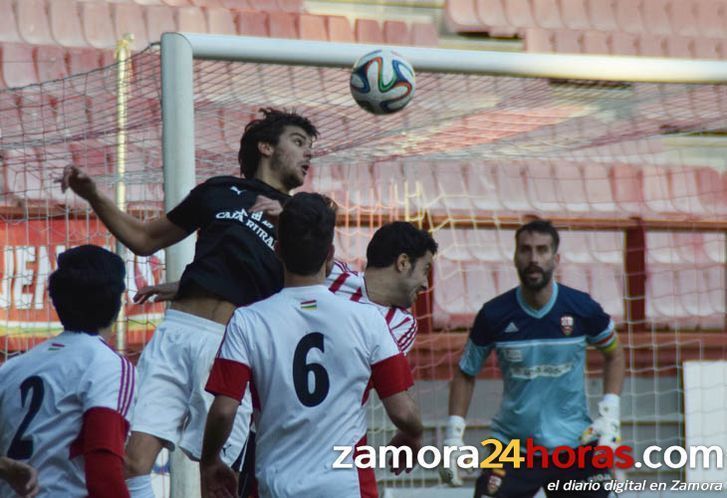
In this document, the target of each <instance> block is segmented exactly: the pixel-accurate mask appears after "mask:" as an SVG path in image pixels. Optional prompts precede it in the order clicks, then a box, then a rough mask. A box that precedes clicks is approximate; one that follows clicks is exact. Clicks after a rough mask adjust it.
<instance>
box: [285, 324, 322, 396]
mask: <svg viewBox="0 0 727 498" xmlns="http://www.w3.org/2000/svg"><path fill="white" fill-rule="evenodd" d="M313 348H316V349H320V350H321V353H323V352H324V349H323V334H321V333H320V332H311V333H310V334H307V335H305V336H303V338H302V339H301V340H300V341H299V342H298V346H296V348H295V355H294V356H293V384H294V385H295V394H297V395H298V399H299V400H300V402H301V403H303V404H304V405H305V406H307V407H312V406H316V405H320V404H321V403H322V402H323V400H324V399H326V396H328V388H329V387H330V382H329V380H328V372H327V371H326V369H325V368H324V367H323V365H321V364H320V363H308V352H309V351H310V350H311V349H313ZM311 373H312V374H313V391H311V390H310V384H309V382H308V377H309V374H311Z"/></svg>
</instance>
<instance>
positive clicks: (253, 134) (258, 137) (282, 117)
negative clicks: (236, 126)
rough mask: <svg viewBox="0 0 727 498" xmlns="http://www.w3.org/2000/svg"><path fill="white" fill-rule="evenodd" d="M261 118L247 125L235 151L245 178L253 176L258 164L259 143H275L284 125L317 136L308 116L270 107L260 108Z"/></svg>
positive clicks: (313, 136) (316, 131)
mask: <svg viewBox="0 0 727 498" xmlns="http://www.w3.org/2000/svg"><path fill="white" fill-rule="evenodd" d="M260 112H261V113H262V114H263V118H262V119H253V120H252V121H250V122H249V123H248V124H247V126H245V131H244V133H243V134H242V138H241V139H240V151H239V152H238V153H237V162H238V163H239V164H240V172H241V173H242V175H243V176H244V177H245V178H253V177H254V176H255V173H257V168H258V165H259V164H260V151H259V150H258V144H259V143H261V142H262V143H268V144H271V145H277V144H278V139H280V135H281V134H282V133H283V130H284V129H285V127H286V126H298V127H300V128H302V129H303V131H305V132H306V133H307V134H308V136H310V137H311V138H317V137H318V130H317V129H316V127H315V126H314V125H313V123H311V122H310V120H309V119H308V118H305V117H303V116H301V115H300V114H296V113H294V112H287V111H281V110H278V109H273V108H272V107H265V108H263V109H260Z"/></svg>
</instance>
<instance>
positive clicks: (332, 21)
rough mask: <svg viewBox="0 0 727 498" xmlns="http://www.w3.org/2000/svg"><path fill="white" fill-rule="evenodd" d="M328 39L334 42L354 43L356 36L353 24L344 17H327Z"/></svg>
mask: <svg viewBox="0 0 727 498" xmlns="http://www.w3.org/2000/svg"><path fill="white" fill-rule="evenodd" d="M326 26H327V31H328V39H329V40H330V41H332V42H343V43H353V42H355V41H356V35H354V33H353V28H351V23H350V22H349V21H348V19H347V18H345V17H343V16H328V17H326Z"/></svg>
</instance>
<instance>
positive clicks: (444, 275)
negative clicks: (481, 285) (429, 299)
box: [432, 258, 473, 329]
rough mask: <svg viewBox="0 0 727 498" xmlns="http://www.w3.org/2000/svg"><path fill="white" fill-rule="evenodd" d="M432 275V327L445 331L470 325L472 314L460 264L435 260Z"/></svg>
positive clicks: (445, 260) (439, 259)
mask: <svg viewBox="0 0 727 498" xmlns="http://www.w3.org/2000/svg"><path fill="white" fill-rule="evenodd" d="M433 274H434V283H433V295H434V303H433V310H432V311H433V317H432V318H433V320H434V326H435V327H436V328H444V329H446V328H457V327H467V326H469V325H471V323H469V322H470V317H471V316H472V314H473V312H472V310H471V309H470V308H469V306H468V302H467V284H466V282H465V274H464V272H463V270H462V267H461V264H460V263H459V262H453V261H450V260H447V259H445V258H436V259H435V260H434V270H433Z"/></svg>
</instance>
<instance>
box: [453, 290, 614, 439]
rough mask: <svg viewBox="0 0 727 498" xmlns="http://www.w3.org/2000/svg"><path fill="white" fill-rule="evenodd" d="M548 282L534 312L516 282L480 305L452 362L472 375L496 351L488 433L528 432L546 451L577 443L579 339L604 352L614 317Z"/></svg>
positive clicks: (582, 350) (582, 414)
mask: <svg viewBox="0 0 727 498" xmlns="http://www.w3.org/2000/svg"><path fill="white" fill-rule="evenodd" d="M553 287H554V288H553V295H552V297H551V299H550V301H549V302H548V303H547V304H546V305H545V306H544V307H543V308H541V309H540V310H535V309H533V308H531V307H530V306H528V305H527V304H526V303H525V302H524V301H523V299H522V298H521V295H520V288H519V287H518V288H516V289H512V290H510V291H508V292H506V293H504V294H501V295H499V296H497V297H495V298H494V299H492V300H491V301H489V302H487V303H485V304H484V305H483V306H482V309H481V310H480V312H479V313H478V314H477V318H476V319H475V323H474V326H473V327H472V331H471V332H470V337H469V340H468V341H467V344H466V346H465V349H464V352H463V354H462V358H461V360H460V362H459V367H460V369H461V370H462V371H463V372H464V373H466V374H467V375H471V376H475V375H477V374H478V373H479V371H480V369H481V368H482V365H483V364H484V362H485V360H486V359H487V356H488V355H489V354H490V351H492V350H493V349H494V350H495V352H496V354H497V360H498V363H499V366H500V370H501V371H502V377H503V382H504V392H503V400H502V405H501V406H500V410H499V411H498V413H497V415H496V416H495V418H494V419H493V421H492V427H493V433H492V436H493V437H495V438H498V439H500V440H501V441H503V442H504V443H508V442H509V441H510V440H512V439H522V440H523V442H522V444H523V445H524V444H525V441H524V440H525V439H526V438H532V439H533V441H534V443H535V444H538V445H542V446H545V447H546V448H549V449H552V448H554V447H555V446H561V445H564V446H571V447H576V446H578V445H579V439H580V435H581V433H582V432H583V430H584V429H585V428H586V427H588V425H589V424H590V423H591V419H590V417H589V416H588V408H587V405H586V394H585V359H586V345H587V344H592V345H594V346H596V347H598V348H599V349H602V350H608V349H610V348H611V347H613V346H615V344H616V335H615V332H614V325H613V321H612V320H611V319H610V317H609V316H608V315H607V314H606V313H605V312H604V311H603V309H602V308H601V306H600V305H599V304H598V303H597V302H595V301H594V300H593V299H591V297H590V296H589V295H588V294H586V293H585V292H581V291H578V290H576V289H572V288H570V287H566V286H565V285H560V284H556V283H555V282H554V283H553Z"/></svg>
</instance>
